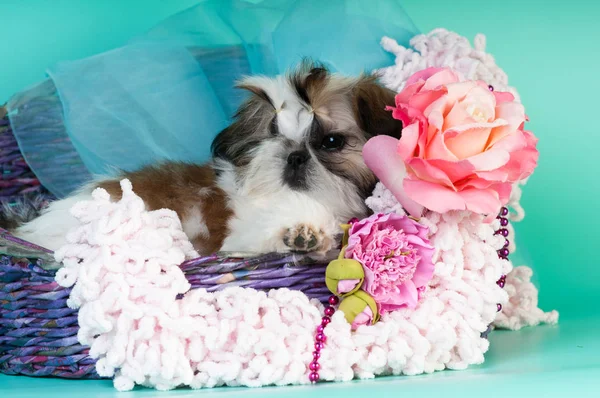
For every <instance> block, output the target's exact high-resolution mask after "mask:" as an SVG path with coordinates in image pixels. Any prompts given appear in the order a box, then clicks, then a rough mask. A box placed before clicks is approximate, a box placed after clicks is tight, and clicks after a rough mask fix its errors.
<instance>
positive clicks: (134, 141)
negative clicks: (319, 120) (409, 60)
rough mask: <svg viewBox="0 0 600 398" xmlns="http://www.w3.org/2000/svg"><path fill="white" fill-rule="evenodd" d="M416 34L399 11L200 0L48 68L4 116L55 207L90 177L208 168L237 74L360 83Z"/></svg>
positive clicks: (377, 5)
mask: <svg viewBox="0 0 600 398" xmlns="http://www.w3.org/2000/svg"><path fill="white" fill-rule="evenodd" d="M416 33H417V29H416V28H415V26H414V25H413V23H412V22H411V20H410V19H409V17H408V16H407V15H406V13H405V12H404V10H403V9H402V7H401V6H400V3H399V1H397V0H378V1H373V2H368V1H363V0H328V1H321V0H253V1H251V0H205V1H201V2H199V4H198V5H197V6H195V7H193V8H190V9H188V10H186V11H184V12H182V13H179V14H176V15H174V16H172V17H170V18H168V19H166V20H165V21H164V22H162V23H161V24H159V25H158V26H157V27H155V28H154V29H152V30H150V31H149V32H148V33H146V34H144V35H142V36H141V37H137V38H134V39H133V40H131V41H130V42H129V44H127V45H126V46H124V47H121V48H118V49H116V50H112V51H109V52H106V53H103V54H100V55H97V56H94V57H90V58H86V59H83V60H78V61H70V62H62V63H59V64H58V65H55V66H53V67H51V68H50V69H49V70H48V75H49V76H50V79H49V80H47V81H45V82H43V83H42V84H40V85H38V86H35V87H33V88H31V89H29V90H26V91H25V92H23V93H20V94H18V95H16V96H15V97H14V98H13V99H11V101H9V104H8V109H9V116H10V119H11V123H12V126H13V129H14V131H15V135H16V136H17V139H18V141H19V144H20V146H21V149H22V151H23V152H24V154H25V157H26V159H27V161H28V162H29V164H30V166H31V168H32V169H33V171H34V172H35V173H36V174H37V176H38V178H39V179H40V181H41V182H42V184H44V185H45V186H46V187H47V188H48V189H49V190H50V191H52V192H53V193H54V194H55V195H57V196H58V197H63V196H65V195H67V194H68V193H69V192H71V191H72V190H73V189H74V188H75V187H77V186H79V185H80V184H81V183H83V182H85V181H86V180H88V179H89V178H90V177H91V175H93V174H106V173H111V172H113V171H114V170H115V169H123V170H132V169H136V168H138V167H140V166H142V165H144V164H146V163H151V162H155V161H157V160H160V159H171V160H181V161H190V162H204V161H206V160H208V159H209V150H210V143H211V141H212V139H213V137H214V136H215V135H216V134H217V133H218V132H219V131H220V130H221V129H222V128H224V127H225V126H226V125H227V123H228V121H229V119H230V117H231V116H232V114H233V112H234V110H235V108H236V107H237V106H238V105H239V103H240V101H241V100H242V99H243V98H242V96H243V95H244V93H242V92H238V91H236V90H235V89H233V85H234V82H235V81H236V80H238V79H239V78H240V77H242V76H244V75H248V74H257V73H260V74H266V75H274V74H278V73H281V72H284V71H285V70H286V69H287V68H288V67H290V66H291V65H294V64H296V63H297V62H299V61H300V60H301V59H302V58H303V57H309V58H312V59H315V60H319V61H321V62H323V63H325V64H326V65H328V66H329V67H330V68H331V69H332V70H334V71H338V72H342V73H346V74H358V73H360V72H362V71H370V70H373V69H375V68H380V67H383V66H387V65H390V64H392V63H393V57H392V56H391V55H389V54H388V53H386V52H385V51H383V49H382V48H381V47H380V45H379V41H380V40H381V38H382V37H383V36H384V35H387V36H390V37H393V38H395V39H397V40H398V42H399V43H400V44H402V45H405V46H406V45H408V44H409V40H410V38H411V37H412V36H414V35H415V34H416Z"/></svg>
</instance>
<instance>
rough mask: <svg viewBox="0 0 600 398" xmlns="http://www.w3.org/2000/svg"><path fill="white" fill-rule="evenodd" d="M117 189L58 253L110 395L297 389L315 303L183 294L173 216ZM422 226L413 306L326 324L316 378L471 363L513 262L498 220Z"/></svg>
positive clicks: (84, 209)
mask: <svg viewBox="0 0 600 398" xmlns="http://www.w3.org/2000/svg"><path fill="white" fill-rule="evenodd" d="M121 186H122V189H123V196H122V199H121V200H120V201H118V202H115V203H112V202H110V201H109V196H108V193H107V192H106V191H104V190H103V189H97V190H96V191H94V193H93V195H92V198H93V199H92V200H91V201H87V202H80V203H78V204H77V205H76V206H75V207H74V208H73V210H72V214H73V215H74V216H75V217H76V218H77V219H78V220H79V226H78V227H76V228H75V229H74V230H73V231H72V232H71V233H70V234H69V235H68V244H67V245H66V246H65V247H63V248H61V249H60V250H59V251H57V252H56V258H57V260H58V261H61V262H63V264H64V267H63V268H61V269H60V270H59V272H58V273H57V277H56V279H57V281H58V282H59V283H60V284H61V285H62V286H65V287H69V286H73V285H74V287H73V290H72V292H71V296H70V298H69V300H68V304H69V306H71V307H72V308H79V326H80V331H79V334H78V339H79V341H80V342H81V343H82V344H85V345H90V346H91V349H90V355H91V356H92V357H94V358H98V362H97V365H96V368H97V371H98V373H99V374H100V375H101V376H109V377H110V376H114V385H115V387H116V388H117V389H118V390H130V389H132V388H133V387H134V385H136V384H140V385H145V386H150V387H155V388H157V389H161V390H166V389H172V388H175V387H177V386H180V385H186V386H190V387H192V388H201V387H214V386H220V385H229V386H240V385H243V386H251V387H257V386H264V385H272V384H274V385H285V384H304V383H308V364H309V363H310V361H311V360H312V351H313V338H314V330H315V327H316V326H317V325H318V324H319V322H320V318H321V314H322V311H323V307H322V305H321V304H320V303H317V302H314V301H312V302H310V301H309V300H308V298H307V297H306V296H305V295H304V294H303V293H302V292H298V291H290V290H288V289H278V290H273V291H270V292H269V293H264V292H259V291H256V290H253V289H243V288H237V287H236V288H229V289H225V290H223V291H220V292H217V293H208V292H206V290H204V289H198V290H194V291H188V289H189V286H190V285H189V284H188V282H187V281H186V279H185V277H184V275H183V273H182V271H181V270H180V269H179V267H178V266H177V265H178V264H179V263H180V262H182V261H183V260H184V259H185V257H186V254H188V255H194V253H192V252H191V245H190V244H189V242H187V241H186V240H185V239H184V236H185V235H184V234H183V232H182V230H181V224H180V222H179V220H178V219H177V217H176V215H175V213H174V212H172V211H170V210H158V211H151V212H148V211H146V210H145V209H144V203H143V201H142V199H140V198H139V197H138V196H136V195H135V194H134V193H133V191H132V187H131V184H130V182H129V181H127V180H123V181H122V183H121ZM422 222H423V223H424V224H426V225H428V226H429V228H430V229H431V232H432V233H433V235H432V238H431V240H432V243H433V245H434V246H435V247H436V251H435V255H434V261H435V262H436V264H435V272H434V276H433V279H432V281H431V283H430V286H429V288H428V289H427V290H426V291H425V292H424V294H423V297H422V300H421V301H420V303H419V305H418V307H417V308H416V309H415V310H401V311H396V312H393V313H391V314H388V315H386V316H385V317H384V318H383V319H382V321H381V322H379V323H377V324H376V325H374V326H362V327H360V328H359V329H358V330H357V331H356V332H351V330H350V325H349V324H348V323H347V322H346V320H345V319H344V317H343V314H342V313H341V312H338V313H336V314H335V315H334V316H333V317H332V322H331V324H330V325H329V326H328V327H327V328H326V330H325V333H326V335H327V337H328V339H327V343H326V346H325V349H324V350H323V351H322V355H321V359H320V364H321V370H320V376H321V378H322V379H324V380H335V381H342V380H350V379H352V378H355V377H358V378H370V377H374V376H375V375H388V374H406V375H415V374H419V373H424V372H425V373H429V372H433V371H436V370H442V369H445V368H450V369H464V368H466V367H467V366H468V365H470V364H479V363H482V362H483V359H484V357H483V354H484V353H485V352H486V351H487V349H488V346H489V343H488V341H487V340H486V339H484V338H481V333H482V332H484V331H485V330H486V328H487V326H488V325H489V324H490V323H491V322H492V321H493V320H494V318H495V317H496V314H497V312H496V303H502V304H505V303H506V302H507V299H508V296H507V294H506V292H505V291H504V290H503V289H501V288H499V287H498V286H497V285H496V283H495V281H496V280H497V279H498V278H499V277H500V275H502V274H504V273H507V272H508V271H510V267H511V266H510V263H509V262H507V261H502V260H500V259H499V258H498V256H497V255H496V250H497V249H498V248H500V246H501V245H502V243H503V239H502V238H501V237H500V236H496V235H494V229H495V228H498V225H497V221H496V222H495V223H493V224H492V225H489V224H484V223H482V219H481V217H480V216H477V215H474V214H471V213H469V212H451V213H448V214H445V215H443V216H440V215H438V214H432V215H431V216H429V217H427V218H424V219H422ZM485 242H487V243H485ZM182 293H185V295H184V297H183V298H182V299H180V300H177V299H176V297H177V295H178V294H182Z"/></svg>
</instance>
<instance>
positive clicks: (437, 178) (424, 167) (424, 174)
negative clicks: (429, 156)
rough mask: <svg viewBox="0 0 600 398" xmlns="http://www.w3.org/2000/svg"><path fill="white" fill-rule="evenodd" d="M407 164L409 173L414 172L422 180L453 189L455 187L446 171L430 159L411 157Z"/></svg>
mask: <svg viewBox="0 0 600 398" xmlns="http://www.w3.org/2000/svg"><path fill="white" fill-rule="evenodd" d="M406 165H407V169H408V170H409V174H414V176H415V177H416V178H418V179H420V180H423V181H429V182H434V183H436V184H440V185H444V186H446V187H448V188H452V189H453V188H454V184H453V183H452V181H451V180H450V178H448V175H447V174H446V173H445V172H444V171H442V170H440V169H438V168H437V167H435V166H433V165H432V164H431V163H430V162H429V161H428V160H424V159H419V158H413V159H410V160H409V161H408V162H407V163H406ZM411 178H412V177H411Z"/></svg>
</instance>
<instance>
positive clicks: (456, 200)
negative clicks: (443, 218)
mask: <svg viewBox="0 0 600 398" xmlns="http://www.w3.org/2000/svg"><path fill="white" fill-rule="evenodd" d="M403 187H404V191H405V192H406V195H407V196H408V197H410V198H411V199H412V200H414V201H415V202H417V203H418V204H420V205H422V206H425V207H426V208H428V209H430V210H433V211H436V212H438V213H445V212H447V211H450V210H465V208H466V205H465V201H464V199H463V198H462V197H461V196H460V195H459V194H458V193H457V192H455V191H454V190H452V189H450V188H447V187H443V186H441V185H438V184H434V183H431V182H428V181H421V180H413V179H405V180H404V184H403Z"/></svg>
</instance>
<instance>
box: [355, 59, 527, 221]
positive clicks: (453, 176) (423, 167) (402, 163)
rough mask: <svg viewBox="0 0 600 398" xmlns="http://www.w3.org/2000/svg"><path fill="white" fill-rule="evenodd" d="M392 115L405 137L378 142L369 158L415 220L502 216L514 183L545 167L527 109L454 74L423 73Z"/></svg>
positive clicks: (398, 99) (399, 98)
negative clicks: (456, 214)
mask: <svg viewBox="0 0 600 398" xmlns="http://www.w3.org/2000/svg"><path fill="white" fill-rule="evenodd" d="M388 109H390V110H392V114H393V117H394V118H395V119H399V120H401V121H402V122H403V125H404V128H403V130H402V137H401V139H400V140H399V141H398V140H395V139H394V138H391V137H386V136H378V137H374V138H372V139H371V140H369V142H367V144H366V145H365V147H364V150H363V155H364V158H365V162H366V164H367V166H369V167H370V168H371V169H372V170H373V172H374V173H375V174H376V175H377V177H378V178H379V179H380V180H381V182H382V183H383V184H384V185H385V186H386V187H387V188H388V189H389V190H390V191H391V192H392V193H393V194H394V195H395V196H396V198H397V199H398V201H399V202H400V203H401V204H403V205H404V207H405V208H406V210H407V211H408V212H409V213H411V214H414V215H417V214H415V213H420V211H421V210H422V207H426V208H428V209H430V210H433V211H436V212H439V213H444V212H446V211H449V210H465V209H467V210H470V211H473V212H476V213H480V214H487V215H496V214H497V213H498V211H499V210H500V208H501V207H502V206H503V205H505V204H506V203H507V202H508V199H509V197H510V192H511V189H512V184H513V183H515V182H517V181H519V180H522V179H524V178H526V177H528V176H529V175H530V174H531V173H532V172H533V169H534V168H535V167H536V165H537V159H538V151H537V149H536V144H537V138H535V136H534V135H533V134H532V133H531V132H529V131H524V130H523V126H524V123H525V121H526V116H525V110H524V108H523V105H521V104H520V103H518V102H516V101H515V100H514V97H513V95H512V94H510V93H505V92H497V91H490V89H489V88H488V86H487V85H486V84H485V83H483V82H475V81H463V80H462V79H461V78H460V76H459V75H458V74H456V73H455V72H453V71H452V70H450V69H438V68H429V69H425V70H423V71H420V72H418V73H415V74H414V75H413V76H411V77H410V78H409V79H408V81H407V83H406V87H405V88H404V90H402V91H401V92H400V93H399V94H398V95H397V96H396V107H389V108H388Z"/></svg>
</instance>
